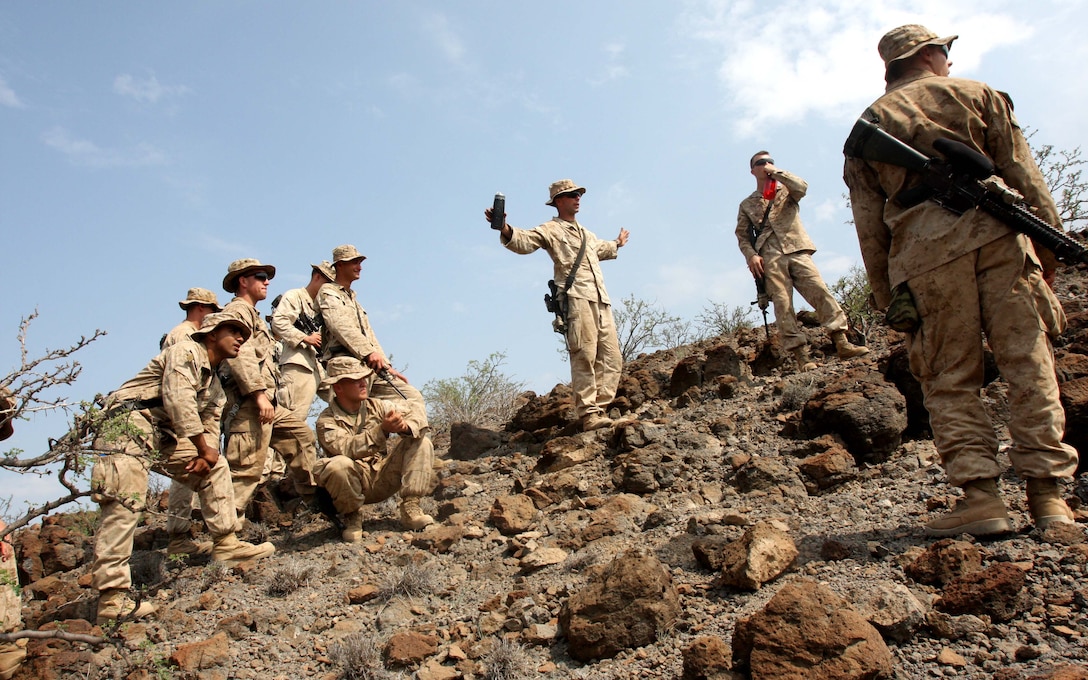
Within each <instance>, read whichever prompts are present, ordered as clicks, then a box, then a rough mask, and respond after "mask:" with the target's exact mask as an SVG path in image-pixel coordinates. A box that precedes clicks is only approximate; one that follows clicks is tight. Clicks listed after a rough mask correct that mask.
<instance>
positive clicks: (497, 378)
mask: <svg viewBox="0 0 1088 680" xmlns="http://www.w3.org/2000/svg"><path fill="white" fill-rule="evenodd" d="M505 361H506V353H505V352H495V353H493V354H492V355H491V356H489V357H488V358H487V359H485V360H483V361H476V360H473V361H470V362H468V368H467V369H466V370H465V374H464V375H462V376H461V377H459V378H444V379H440V380H430V381H428V382H427V383H426V384H425V385H424V386H423V389H422V392H423V397H424V399H426V400H427V408H428V409H429V410H430V420H431V426H432V427H433V428H434V429H435V431H436V432H438V433H440V434H445V433H448V432H449V429H450V427H451V426H452V425H453V423H456V422H466V423H472V424H473V425H478V426H480V427H495V426H497V425H501V424H502V423H505V422H506V421H508V420H510V418H511V417H512V416H513V415H514V411H515V407H516V403H517V398H518V395H520V394H521V393H522V392H523V391H525V383H522V382H518V381H515V380H513V379H512V378H510V377H508V376H507V375H505V374H503V372H502V370H501V369H502V366H503V363H504V362H505Z"/></svg>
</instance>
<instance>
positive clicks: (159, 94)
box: [113, 73, 192, 104]
mask: <svg viewBox="0 0 1088 680" xmlns="http://www.w3.org/2000/svg"><path fill="white" fill-rule="evenodd" d="M113 91H114V92H116V93H117V94H119V95H121V96H122V97H130V98H132V99H135V100H136V101H138V102H140V103H141V104H155V103H158V101H159V100H160V99H163V98H164V97H165V98H172V97H182V96H185V95H187V94H191V93H192V90H190V89H189V88H188V87H186V86H184V85H163V84H162V83H160V82H159V79H158V78H156V77H155V74H151V75H150V76H147V77H145V78H139V77H137V76H133V75H131V74H128V73H122V74H121V75H119V76H117V77H116V78H114V79H113Z"/></svg>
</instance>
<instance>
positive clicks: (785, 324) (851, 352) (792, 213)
mask: <svg viewBox="0 0 1088 680" xmlns="http://www.w3.org/2000/svg"><path fill="white" fill-rule="evenodd" d="M748 167H749V169H750V170H751V173H752V175H753V176H754V177H755V178H756V190H755V191H754V192H752V193H751V194H750V195H749V196H748V197H747V198H745V199H744V200H743V201H741V204H740V209H739V210H738V211H737V228H736V236H737V245H738V246H740V252H741V253H743V254H744V260H745V262H747V263H748V269H749V271H751V272H752V276H755V277H756V278H758V277H761V276H762V277H764V281H765V282H766V285H767V294H768V295H770V297H771V301H772V302H773V303H774V319H775V324H776V325H777V326H778V332H779V333H781V335H782V348H783V349H785V350H787V351H789V352H792V353H793V355H794V358H795V359H796V361H797V367H798V368H799V369H801V370H802V371H808V370H812V369H814V368H816V364H815V363H813V362H812V360H811V359H810V357H809V349H808V338H807V337H805V331H804V329H803V328H801V325H800V324H799V323H797V314H796V313H795V312H794V310H793V291H794V289H795V288H796V289H797V292H798V293H800V294H801V297H803V298H804V299H805V301H806V302H808V303H809V304H810V305H812V308H813V309H815V310H816V318H817V319H819V321H820V323H821V324H822V325H823V326H824V327H825V328H827V330H828V332H829V333H830V334H831V340H832V342H834V343H835V351H836V352H837V353H838V355H839V358H840V359H850V358H853V357H858V356H861V355H863V354H868V353H869V350H868V349H866V348H865V347H857V346H855V345H853V344H851V343H850V341H849V340H847V339H846V331H847V329H848V328H849V324H848V323H847V321H846V314H844V313H843V311H842V307H840V306H839V303H838V302H836V301H835V298H834V296H832V295H831V291H829V290H828V289H827V284H825V283H824V280H823V277H821V276H820V272H819V270H818V269H816V263H815V262H813V261H812V254H813V253H815V252H816V245H815V244H814V243H813V242H812V239H811V238H809V235H808V232H807V231H805V227H804V225H802V224H801V206H800V205H799V203H800V201H801V199H802V198H804V197H805V194H806V193H808V184H807V183H806V182H805V180H803V179H801V178H800V177H798V176H797V175H794V174H793V173H790V172H786V171H785V170H782V169H780V168H777V167H775V164H774V160H773V159H772V158H771V156H770V154H769V153H768V152H766V151H760V152H758V153H756V154H755V155H754V156H752V158H751V159H750V160H749V161H748ZM772 181H773V182H774V184H775V187H776V189H775V193H774V197H773V198H771V199H766V198H764V197H763V193H764V188H765V187H766V186H767V184H768V182H772ZM764 218H765V219H764ZM750 228H754V229H755V231H756V233H758V236H757V238H756V242H755V245H754V246H753V245H752V241H751V238H750V237H749V229H750Z"/></svg>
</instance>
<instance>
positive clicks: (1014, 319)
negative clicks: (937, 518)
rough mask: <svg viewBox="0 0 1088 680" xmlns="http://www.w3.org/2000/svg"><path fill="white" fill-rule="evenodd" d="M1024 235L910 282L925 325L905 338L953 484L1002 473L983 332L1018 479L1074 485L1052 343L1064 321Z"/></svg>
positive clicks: (1073, 452) (1072, 456)
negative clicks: (1001, 384) (987, 399)
mask: <svg viewBox="0 0 1088 680" xmlns="http://www.w3.org/2000/svg"><path fill="white" fill-rule="evenodd" d="M1028 247H1029V246H1028V245H1027V242H1026V240H1025V239H1024V237H1023V236H1018V235H1016V234H1009V235H1008V236H1007V237H1004V238H1001V239H998V240H997V241H994V242H992V243H990V244H987V245H985V246H983V247H982V248H979V249H978V250H975V251H973V252H970V253H968V254H966V255H964V256H962V257H960V258H958V259H956V260H953V261H952V262H949V263H948V264H946V265H942V266H940V267H938V268H937V269H935V270H933V271H930V272H928V273H926V274H923V275H921V276H918V277H915V278H912V279H910V280H909V281H908V285H909V287H910V290H911V293H912V294H913V295H914V301H915V305H916V306H917V307H918V312H919V315H920V316H921V319H922V326H921V328H920V329H919V330H918V331H916V332H915V333H912V334H911V335H910V336H909V337H908V339H907V346H908V349H909V352H910V367H911V372H913V373H914V375H915V376H916V377H917V378H918V380H919V381H920V382H921V384H922V391H923V394H924V396H925V405H926V409H927V410H928V411H929V420H930V425H931V426H932V428H933V443H934V446H935V447H936V448H937V452H938V453H939V454H940V456H941V460H942V462H943V464H944V468H945V472H946V474H947V475H948V482H949V484H952V485H953V486H963V485H964V484H966V483H967V482H970V481H972V480H975V479H988V478H991V477H998V476H1000V475H1001V472H1002V468H1001V465H1000V464H999V463H998V461H997V451H998V440H997V436H996V434H995V432H994V426H993V423H992V422H991V420H990V417H989V415H988V414H987V411H986V408H985V405H984V404H983V402H982V398H981V389H982V380H983V345H982V335H983V333H985V335H986V340H987V341H988V342H989V346H990V349H991V351H993V354H994V359H995V360H996V361H997V367H998V369H999V370H1000V372H1001V376H1002V377H1003V378H1004V379H1005V381H1006V382H1007V383H1008V400H1009V413H1010V418H1009V435H1010V436H1011V438H1012V447H1011V448H1010V449H1009V459H1010V461H1011V462H1012V466H1013V468H1014V469H1015V470H1016V473H1017V474H1018V475H1019V476H1020V477H1021V478H1022V479H1031V478H1040V479H1044V478H1054V477H1068V476H1071V475H1072V474H1073V472H1074V471H1075V470H1076V467H1077V453H1076V450H1074V449H1073V448H1072V447H1071V446H1069V445H1067V444H1063V443H1062V441H1061V440H1062V436H1063V434H1064V432H1065V412H1064V410H1063V409H1062V406H1061V403H1060V402H1059V401H1058V380H1057V376H1056V374H1055V372H1054V355H1053V349H1052V347H1051V344H1050V338H1051V337H1054V336H1056V335H1058V334H1059V333H1061V331H1062V329H1063V328H1064V327H1065V313H1064V312H1063V311H1062V308H1061V304H1060V303H1059V302H1058V300H1057V298H1056V297H1054V293H1053V292H1051V290H1050V287H1049V286H1047V285H1046V283H1045V282H1044V281H1043V278H1042V273H1041V271H1040V269H1039V266H1038V265H1037V264H1036V263H1035V261H1034V260H1033V259H1032V258H1031V257H1029V255H1028V250H1027V249H1028Z"/></svg>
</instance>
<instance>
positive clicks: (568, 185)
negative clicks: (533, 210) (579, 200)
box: [544, 179, 586, 206]
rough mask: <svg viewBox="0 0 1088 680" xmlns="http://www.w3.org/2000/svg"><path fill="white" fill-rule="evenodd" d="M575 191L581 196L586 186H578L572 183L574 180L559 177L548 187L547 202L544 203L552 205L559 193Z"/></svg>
mask: <svg viewBox="0 0 1088 680" xmlns="http://www.w3.org/2000/svg"><path fill="white" fill-rule="evenodd" d="M576 191H577V192H578V195H579V196H581V195H582V194H584V193H585V192H586V188H585V187H580V186H578V185H577V184H575V183H574V180H570V179H561V180H559V181H556V182H552V185H551V186H550V187H548V202H547V203H545V204H544V205H551V206H554V205H555V197H556V196H558V195H559V194H573V193H574V192H576Z"/></svg>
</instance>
